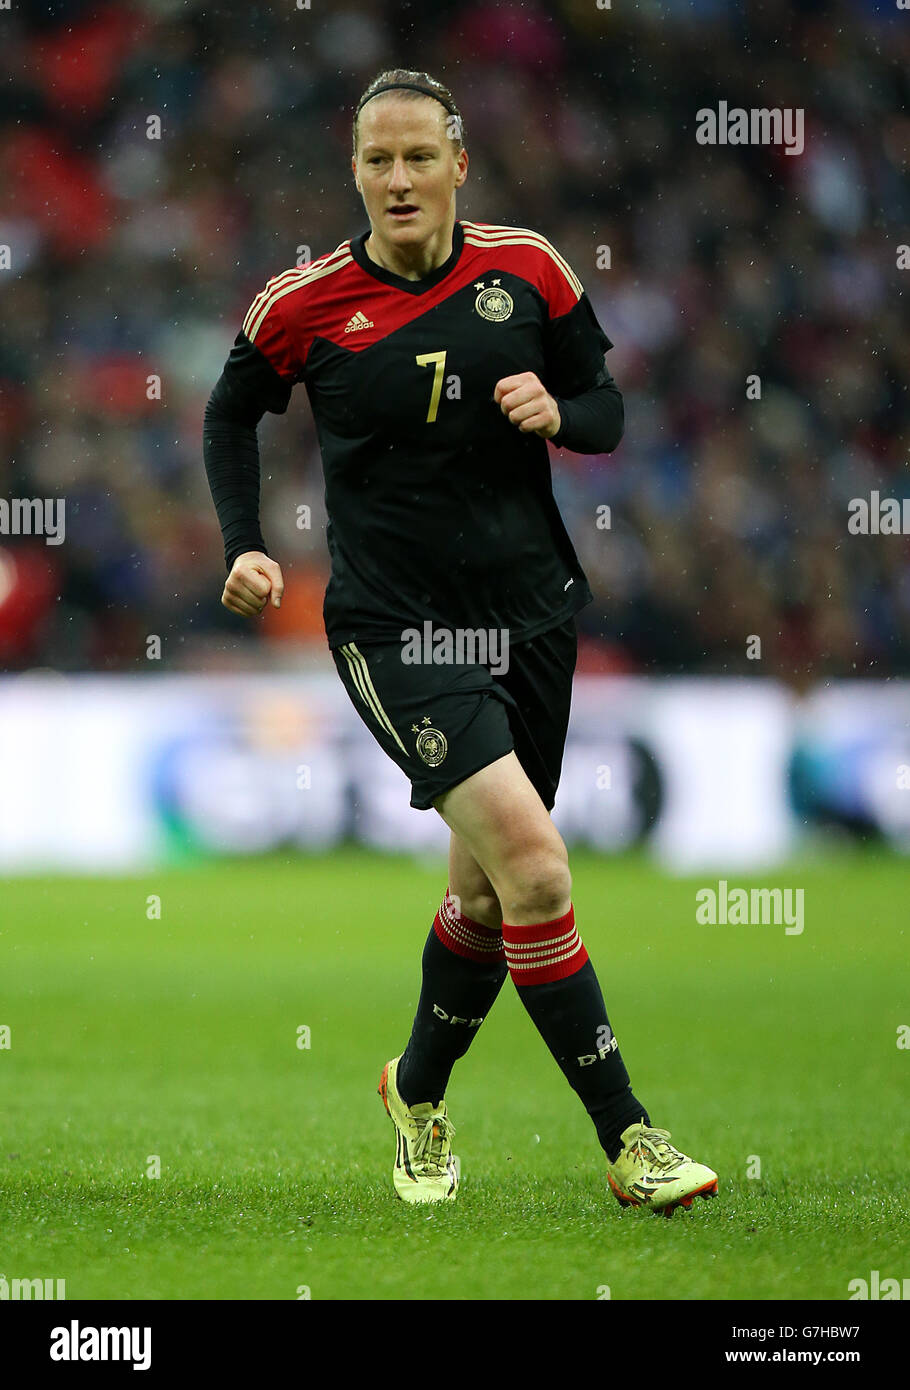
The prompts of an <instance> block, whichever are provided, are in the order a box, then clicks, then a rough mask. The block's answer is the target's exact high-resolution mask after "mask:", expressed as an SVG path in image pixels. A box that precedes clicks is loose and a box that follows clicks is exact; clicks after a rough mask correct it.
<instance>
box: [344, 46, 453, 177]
mask: <svg viewBox="0 0 910 1390" xmlns="http://www.w3.org/2000/svg"><path fill="white" fill-rule="evenodd" d="M402 83H406V84H407V85H406V86H401V85H400V84H402ZM383 87H394V88H395V90H394V91H393V92H390V93H389V95H390V96H396V97H404V98H405V99H406V100H410V101H421V100H423V98H424V97H432V98H433V100H434V101H438V102H441V104H442V105H443V107H444V108H445V110H446V112H447V113H448V114H447V115H446V134H447V135H448V137H449V139H450V140H451V141H452V147H453V149H454V151H455V154H456V155H457V154H458V153H459V152H460V151H461V150H463V149H464V121H463V120H462V118H461V112H460V111H459V109H458V107H457V105H456V104H455V98H454V97H453V96H452V93H451V92H450V91H449V89H448V87H446V86H445V85H444V84H443V83H442V82H440V81H439V80H438V78H436V77H431V76H430V74H429V73H427V72H411V71H410V69H408V68H388V69H387V70H386V71H385V72H380V73H377V74H376V76H375V77H374V78H373V79H372V81H371V82H370V83H369V84H368V85H367V87H366V88H365V89H364V91H363V94H362V96H361V98H360V100H359V101H358V103H357V108H356V110H355V112H354V129H353V144H354V157H355V159H356V157H357V141H358V138H359V130H358V123H359V119H360V113H361V111H362V110H363V108H364V106H365V105H366V103H367V102H368V101H372V100H373V98H374V97H376V100H381V99H382V97H383V96H385V95H386V93H385V92H384V91H382V90H381V89H382V88H383ZM415 89H417V90H415ZM377 92H378V93H379V95H378V96H376V94H377Z"/></svg>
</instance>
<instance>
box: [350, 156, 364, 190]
mask: <svg viewBox="0 0 910 1390" xmlns="http://www.w3.org/2000/svg"><path fill="white" fill-rule="evenodd" d="M351 173H352V174H353V175H354V187H355V188H356V189H357V192H358V193H362V192H363V189H362V188H361V187H360V184H359V183H358V181H357V156H356V154H352V155H351Z"/></svg>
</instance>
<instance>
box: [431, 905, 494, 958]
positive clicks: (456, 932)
mask: <svg viewBox="0 0 910 1390" xmlns="http://www.w3.org/2000/svg"><path fill="white" fill-rule="evenodd" d="M433 930H434V932H435V933H436V935H437V936H438V938H439V940H440V941H441V942H442V944H443V946H445V947H447V948H448V950H450V951H452V952H453V953H454V954H455V955H456V956H464V957H465V958H466V959H467V960H474V961H477V962H478V964H480V965H489V963H490V962H491V961H497V960H505V951H504V950H503V945H502V934H501V932H498V931H491V929H490V928H489V927H485V926H484V925H483V923H482V922H475V921H473V920H472V919H471V918H470V917H466V916H465V915H464V913H463V912H461V911H459V909H458V908H457V906H456V904H455V902H454V900H453V899H452V896H451V894H450V893H449V890H448V888H447V889H446V895H445V897H444V898H443V900H442V903H441V904H440V908H439V911H438V912H437V913H436V916H435V917H434V919H433Z"/></svg>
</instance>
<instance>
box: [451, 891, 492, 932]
mask: <svg viewBox="0 0 910 1390" xmlns="http://www.w3.org/2000/svg"><path fill="white" fill-rule="evenodd" d="M460 911H461V914H462V916H463V917H467V918H469V920H470V921H472V922H480V924H481V926H484V927H489V928H490V930H491V931H498V929H499V927H500V926H501V925H502V908H501V907H500V906H499V899H498V898H497V896H496V894H495V893H494V892H492V890H491V891H490V892H489V893H471V894H463V895H462V897H461V901H460Z"/></svg>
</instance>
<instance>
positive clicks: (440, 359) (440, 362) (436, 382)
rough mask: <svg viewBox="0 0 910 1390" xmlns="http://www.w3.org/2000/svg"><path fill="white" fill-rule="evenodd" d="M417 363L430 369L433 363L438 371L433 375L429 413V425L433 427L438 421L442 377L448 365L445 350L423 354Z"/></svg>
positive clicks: (417, 359)
mask: <svg viewBox="0 0 910 1390" xmlns="http://www.w3.org/2000/svg"><path fill="white" fill-rule="evenodd" d="M415 361H416V362H417V365H418V367H428V366H429V365H430V363H431V362H433V363H435V364H436V371H435V372H434V374H433V391H432V393H431V395H430V409H429V410H428V411H427V424H428V425H431V424H432V423H433V421H434V420H435V419H436V412H437V410H438V409H439V397H440V396H441V395H442V377H443V373H444V371H445V364H446V355H445V350H443V351H442V352H423V353H421V354H420V356H419V357H417V358H416V359H415Z"/></svg>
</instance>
